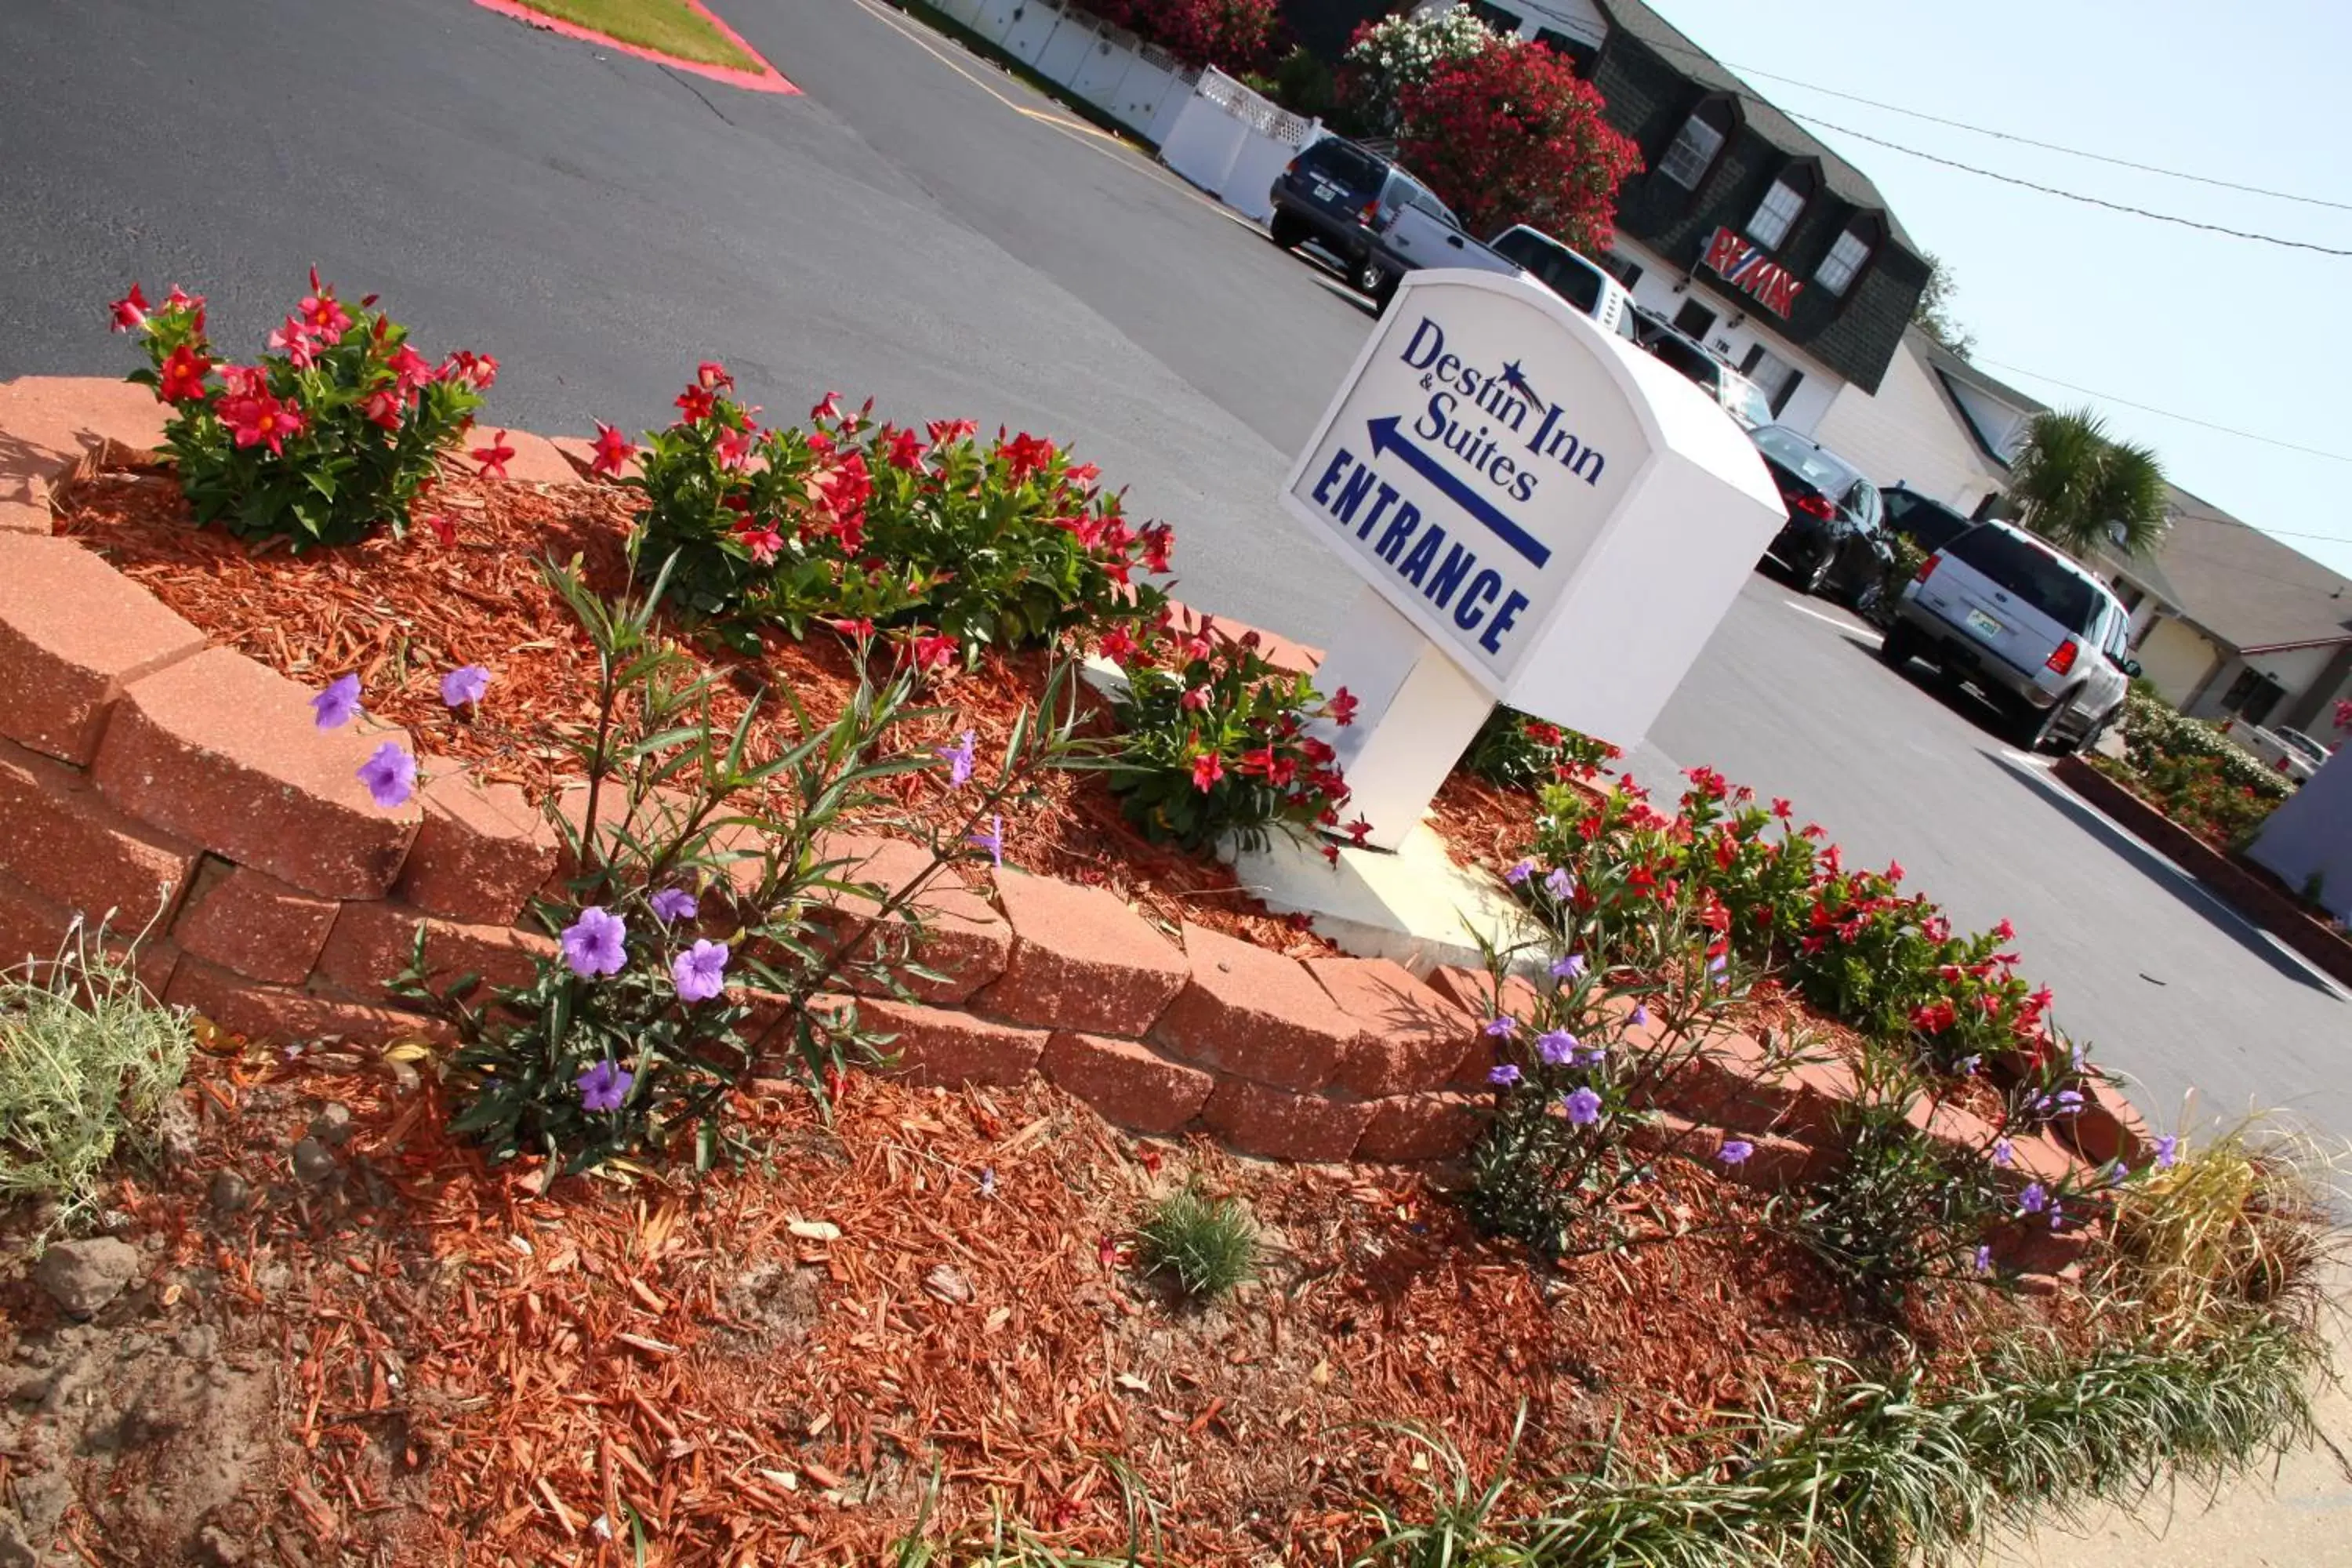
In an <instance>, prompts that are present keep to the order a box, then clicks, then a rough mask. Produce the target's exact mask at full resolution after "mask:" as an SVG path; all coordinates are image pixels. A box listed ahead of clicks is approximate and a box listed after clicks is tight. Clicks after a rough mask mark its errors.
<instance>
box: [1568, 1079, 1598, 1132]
mask: <svg viewBox="0 0 2352 1568" xmlns="http://www.w3.org/2000/svg"><path fill="white" fill-rule="evenodd" d="M1559 1103H1560V1108H1561V1109H1562V1110H1566V1111H1567V1112H1568V1119H1569V1120H1570V1121H1572V1122H1574V1123H1576V1125H1578V1126H1579V1127H1590V1126H1591V1125H1592V1124H1593V1123H1594V1122H1596V1121H1600V1120H1601V1097H1600V1096H1599V1095H1597V1094H1595V1093H1593V1092H1592V1090H1591V1089H1589V1088H1587V1089H1571V1090H1570V1092H1568V1093H1567V1094H1564V1095H1562V1096H1560V1100H1559Z"/></svg>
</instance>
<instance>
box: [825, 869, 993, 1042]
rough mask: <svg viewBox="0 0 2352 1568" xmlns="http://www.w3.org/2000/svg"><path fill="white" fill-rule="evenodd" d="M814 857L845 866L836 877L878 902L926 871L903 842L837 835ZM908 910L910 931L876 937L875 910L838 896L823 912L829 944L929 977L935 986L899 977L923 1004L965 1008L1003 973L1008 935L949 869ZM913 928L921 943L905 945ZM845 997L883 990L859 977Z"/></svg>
mask: <svg viewBox="0 0 2352 1568" xmlns="http://www.w3.org/2000/svg"><path fill="white" fill-rule="evenodd" d="M817 854H818V856H819V857H820V858H822V859H824V860H834V859H840V860H844V861H846V862H848V864H847V865H845V866H844V867H843V868H841V869H840V870H839V871H838V872H836V873H835V877H836V878H837V879H840V880H843V881H850V882H856V883H859V884H861V885H863V886H868V887H872V888H874V889H877V890H878V891H879V892H880V893H881V895H882V897H883V898H884V899H885V900H887V899H891V898H895V897H897V896H898V895H899V894H901V893H903V892H904V891H905V890H906V889H908V888H909V887H912V886H913V885H914V883H915V880H916V879H918V878H919V877H921V876H922V875H923V874H924V872H926V871H927V870H929V869H930V866H931V857H930V854H929V851H928V850H926V849H924V848H922V847H920V846H919V845H916V844H911V843H909V842H908V841H907V840H906V839H903V838H873V837H865V836H863V835H857V834H837V835H835V836H833V837H830V838H828V839H827V840H826V841H825V842H824V843H823V844H821V845H819V846H818V848H817ZM907 907H908V909H911V910H913V911H914V915H915V920H914V921H913V922H912V924H911V925H910V924H909V923H908V922H907V921H905V920H904V919H903V918H900V917H894V918H893V919H892V921H890V923H889V926H888V928H887V929H886V930H884V931H882V932H880V933H879V934H876V933H875V932H874V930H873V925H874V920H873V917H874V916H875V915H876V914H877V913H878V912H879V911H880V910H881V905H880V904H879V903H877V901H876V900H873V899H870V898H867V897H866V895H864V894H863V893H853V894H847V895H844V896H842V897H840V898H837V899H836V900H834V903H833V907H832V909H831V910H829V911H828V912H827V923H828V925H830V926H831V928H832V939H833V940H834V941H835V942H852V941H856V942H862V943H863V945H862V946H860V947H859V948H858V949H857V956H858V957H860V958H864V959H881V960H884V961H886V962H889V963H891V964H892V966H893V967H894V968H899V967H901V966H900V964H899V963H898V960H899V959H901V958H904V959H907V960H911V961H912V962H913V963H919V964H920V965H922V966H923V967H924V968H925V969H928V970H930V971H931V972H932V973H934V974H936V975H937V976H938V978H936V979H926V978H924V977H923V976H921V975H917V974H908V973H900V974H899V977H898V978H899V983H900V984H903V985H904V986H906V988H907V989H908V991H909V992H910V993H912V994H914V995H915V996H916V997H918V998H919V999H920V1000H922V1001H925V1002H930V1003H938V1004H950V1003H961V1002H965V1001H969V1000H970V999H971V996H972V994H973V993H975V992H977V991H979V990H980V988H981V987H982V986H983V985H986V984H988V983H989V982H990V981H992V980H994V979H995V978H996V977H997V976H998V975H1000V974H1002V973H1004V966H1005V964H1006V963H1009V962H1010V961H1011V959H1012V956H1013V930H1012V928H1011V927H1010V926H1008V925H1006V924H1005V923H1004V921H1003V917H1002V916H1000V915H998V914H997V912H996V910H994V909H993V908H992V907H991V906H990V904H989V902H988V900H986V899H983V898H982V897H981V896H980V895H979V894H978V893H975V892H973V891H972V890H971V889H970V888H968V887H966V886H964V884H963V882H962V881H961V879H959V878H958V877H957V876H956V874H955V871H954V869H953V868H950V867H942V868H940V869H939V870H938V871H936V872H933V873H932V875H931V878H930V880H929V881H928V882H926V883H924V884H923V889H922V891H921V892H919V893H918V894H917V895H916V896H915V899H914V901H913V902H912V903H911V904H910V905H908V906H907ZM917 928H919V930H920V932H921V940H920V941H919V942H910V938H912V937H913V935H914V933H915V930H916V929H917ZM852 989H854V990H856V991H858V992H860V993H862V994H866V995H885V994H888V990H887V986H884V985H882V984H879V983H877V982H874V981H869V980H867V979H866V978H865V977H863V976H859V977H856V979H855V980H854V981H853V983H852Z"/></svg>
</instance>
